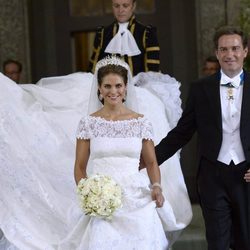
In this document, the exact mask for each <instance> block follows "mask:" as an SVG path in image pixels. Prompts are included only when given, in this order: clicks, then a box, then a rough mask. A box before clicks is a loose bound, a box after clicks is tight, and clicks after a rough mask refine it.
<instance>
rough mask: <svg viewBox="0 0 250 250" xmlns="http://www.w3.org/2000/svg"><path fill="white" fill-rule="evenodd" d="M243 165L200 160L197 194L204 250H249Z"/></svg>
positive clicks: (247, 210)
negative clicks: (206, 247)
mask: <svg viewBox="0 0 250 250" xmlns="http://www.w3.org/2000/svg"><path fill="white" fill-rule="evenodd" d="M248 168H249V165H248V164H247V163H246V162H243V163H240V164H238V165H234V164H233V162H231V164H230V165H229V166H228V165H225V164H223V163H220V162H216V163H214V162H211V161H208V160H207V159H205V158H202V159H201V161H200V166H199V173H198V192H199V198H200V203H201V208H202V213H203V217H204V220H205V226H206V238H207V243H208V250H229V247H230V242H232V239H233V249H235V250H250V243H249V242H250V231H249V226H250V225H249V216H250V214H249V199H250V193H249V190H250V187H249V185H250V184H249V183H246V181H245V180H244V178H243V177H244V175H245V173H246V171H247V169H248Z"/></svg>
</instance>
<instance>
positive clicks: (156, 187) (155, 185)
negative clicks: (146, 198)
mask: <svg viewBox="0 0 250 250" xmlns="http://www.w3.org/2000/svg"><path fill="white" fill-rule="evenodd" d="M142 158H143V159H144V161H145V165H146V167H147V173H148V177H149V179H150V182H151V185H152V186H151V187H152V193H151V194H152V199H153V200H155V201H156V205H157V207H162V206H163V203H164V197H163V195H162V189H161V185H160V184H161V173H160V168H159V166H158V163H157V160H156V156H155V151H154V143H153V141H152V140H145V139H144V140H143V142H142Z"/></svg>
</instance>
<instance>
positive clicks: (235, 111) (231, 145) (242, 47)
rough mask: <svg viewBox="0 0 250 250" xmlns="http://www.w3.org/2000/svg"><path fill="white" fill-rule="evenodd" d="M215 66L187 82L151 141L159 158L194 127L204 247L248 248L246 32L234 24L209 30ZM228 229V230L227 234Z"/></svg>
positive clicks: (248, 77) (249, 175)
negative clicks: (181, 104) (166, 125)
mask: <svg viewBox="0 0 250 250" xmlns="http://www.w3.org/2000/svg"><path fill="white" fill-rule="evenodd" d="M214 45H215V53H216V56H217V58H218V60H219V63H220V66H221V70H220V71H219V72H217V73H215V74H214V75H212V76H208V77H206V78H203V79H201V80H198V81H197V82H194V83H193V84H192V85H191V89H190V93H189V97H188V100H187V103H186V108H185V109H184V111H183V114H182V116H181V118H180V120H179V122H178V124H177V126H176V127H175V128H174V129H173V130H171V131H170V132H169V133H168V135H167V136H166V137H165V138H164V139H163V140H162V141H161V142H160V144H159V145H157V146H156V156H157V159H158V163H159V164H161V163H162V162H164V161H165V160H167V159H168V158H169V157H171V156H172V155H173V154H174V153H175V152H176V151H177V150H178V149H180V148H182V147H183V146H184V145H185V144H186V143H187V142H188V141H189V140H190V139H191V137H192V136H193V134H194V133H195V132H196V131H197V134H198V137H199V142H200V155H199V172H198V177H197V181H198V193H199V197H200V205H201V208H202V212H203V217H204V220H205V225H206V238H207V242H208V249H209V250H229V246H230V238H231V237H232V238H234V247H235V248H234V249H235V250H250V243H249V241H250V231H249V230H250V228H249V227H250V207H249V204H250V186H249V185H250V183H249V182H250V170H249V168H250V74H249V73H247V72H245V70H243V62H244V59H245V58H246V56H247V53H248V48H247V37H246V36H245V34H243V32H242V31H241V30H239V29H238V28H236V27H221V28H220V29H219V30H218V31H217V32H216V33H215V35H214ZM231 234H232V235H231Z"/></svg>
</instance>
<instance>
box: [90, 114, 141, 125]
mask: <svg viewBox="0 0 250 250" xmlns="http://www.w3.org/2000/svg"><path fill="white" fill-rule="evenodd" d="M88 117H89V118H91V119H96V120H101V121H105V122H111V123H119V122H130V121H140V120H143V119H145V116H138V117H137V118H130V119H124V120H107V119H105V118H104V117H101V116H92V115H88Z"/></svg>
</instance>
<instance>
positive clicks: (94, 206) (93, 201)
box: [77, 174, 122, 219]
mask: <svg viewBox="0 0 250 250" xmlns="http://www.w3.org/2000/svg"><path fill="white" fill-rule="evenodd" d="M77 194H78V195H79V199H80V206H81V208H82V209H83V211H84V212H85V214H86V215H90V216H98V217H102V218H109V219H110V218H112V214H113V213H114V211H115V210H116V209H117V208H120V207H121V206H122V201H121V198H122V190H121V187H120V186H119V185H118V184H117V183H116V182H115V181H114V180H113V179H112V178H111V177H109V176H105V175H99V174H97V175H93V176H91V177H88V178H85V179H81V180H80V181H79V183H78V185H77Z"/></svg>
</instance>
